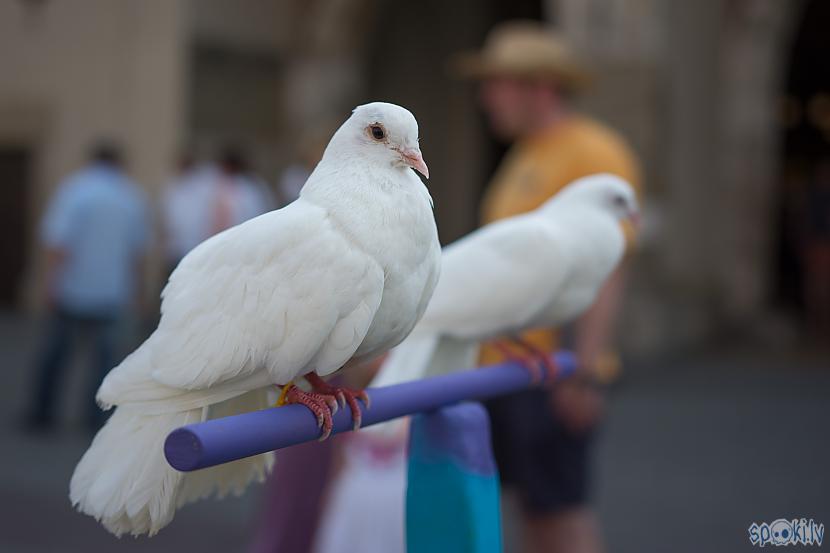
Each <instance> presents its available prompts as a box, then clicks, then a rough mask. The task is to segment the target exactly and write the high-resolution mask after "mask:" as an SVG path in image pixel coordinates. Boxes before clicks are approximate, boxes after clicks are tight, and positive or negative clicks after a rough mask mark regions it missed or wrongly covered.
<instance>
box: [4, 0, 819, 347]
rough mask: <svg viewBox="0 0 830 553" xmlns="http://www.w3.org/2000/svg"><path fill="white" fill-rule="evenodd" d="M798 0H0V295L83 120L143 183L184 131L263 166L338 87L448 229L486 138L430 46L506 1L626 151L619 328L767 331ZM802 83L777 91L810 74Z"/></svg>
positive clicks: (28, 304)
mask: <svg viewBox="0 0 830 553" xmlns="http://www.w3.org/2000/svg"><path fill="white" fill-rule="evenodd" d="M819 2H820V0H813V1H812V2H801V1H789V2H780V1H778V0H700V1H697V2H684V1H682V0H535V1H530V0H517V1H513V2H506V1H505V2H501V1H497V0H455V1H453V2H439V1H437V0H427V1H424V2H415V3H410V4H407V7H406V9H401V6H400V4H398V3H391V2H380V1H379V0H198V1H197V0H175V1H174V0H169V1H167V0H146V1H142V2H131V1H129V0H78V1H76V2H71V3H70V2H51V1H49V0H0V181H2V184H3V186H2V187H1V188H0V190H2V194H3V197H2V203H0V209H2V212H0V213H2V216H0V225H2V234H0V235H2V236H3V237H4V238H3V240H4V241H3V243H2V250H0V259H2V260H3V263H4V265H5V270H4V272H3V278H2V279H0V301H2V302H3V304H4V305H5V306H6V307H14V308H19V309H24V308H26V309H30V308H32V307H33V306H35V305H36V304H37V302H36V301H35V300H34V298H35V297H36V294H35V290H36V289H37V275H38V265H39V263H38V260H39V256H38V255H37V247H36V241H35V237H34V232H35V229H36V222H37V220H38V218H39V216H40V214H41V212H42V210H43V206H44V202H45V200H46V199H47V198H48V196H49V194H50V192H51V191H52V190H53V188H54V186H55V184H56V183H57V182H58V180H59V179H60V177H61V176H62V175H64V174H65V173H66V172H68V171H70V170H72V169H73V168H76V167H77V166H78V165H79V163H80V162H81V160H82V158H83V155H84V152H85V148H86V146H87V145H88V144H89V142H90V141H92V140H94V139H95V138H96V137H98V136H100V135H106V136H112V137H115V138H116V139H119V140H120V141H121V142H122V143H123V144H124V145H125V148H126V149H127V151H128V158H129V165H130V170H131V172H132V173H133V174H134V176H135V177H136V179H137V180H138V181H140V182H141V183H142V184H143V185H144V186H145V187H146V188H147V190H148V191H149V193H150V194H151V196H152V197H154V198H157V197H158V193H159V191H160V189H161V187H162V185H163V183H164V181H165V179H166V177H167V175H168V172H169V170H170V169H171V167H172V164H173V160H174V158H175V156H176V153H177V152H178V151H179V150H180V148H182V147H184V146H188V147H192V148H194V149H195V150H196V151H197V152H202V153H208V152H211V151H212V150H213V149H214V148H215V147H216V146H217V145H219V144H220V143H222V142H224V141H227V140H233V141H235V142H237V143H239V144H241V145H242V146H243V147H244V148H245V149H246V150H247V151H249V152H250V154H251V156H252V158H253V161H254V166H255V167H256V168H257V170H258V171H259V172H260V174H262V175H264V176H265V178H266V180H269V181H271V182H274V181H275V180H276V176H277V175H278V173H279V171H280V170H281V168H283V167H284V166H285V165H286V164H287V163H288V162H289V161H290V160H291V159H292V158H293V157H295V156H296V155H297V144H298V142H300V141H301V139H302V137H303V136H304V134H305V133H308V132H309V129H314V128H321V129H326V128H329V127H331V126H332V125H333V124H336V122H337V121H339V120H341V119H342V118H343V117H344V116H345V114H346V113H348V109H350V108H351V107H352V106H354V105H355V104H356V103H359V102H364V101H370V100H375V99H385V100H389V101H394V102H398V103H401V104H403V105H406V106H407V107H409V108H411V109H412V110H413V111H414V112H415V113H416V114H417V116H418V118H419V121H420V123H421V128H422V136H423V139H422V142H423V150H424V154H425V157H426V159H427V160H428V161H429V164H430V169H431V172H432V173H433V175H434V176H433V179H432V180H431V181H430V183H429V185H430V188H431V190H432V193H433V196H434V197H435V200H436V211H437V216H438V219H439V226H440V229H441V235H442V239H443V240H444V241H450V240H452V239H454V238H457V237H458V236H460V235H462V234H463V233H465V232H467V231H468V230H470V229H471V228H473V226H474V224H475V217H476V210H475V204H476V202H477V200H478V197H479V195H480V193H481V189H482V187H483V185H484V183H485V182H486V179H487V175H488V173H489V171H490V170H491V169H492V168H493V167H494V166H495V164H496V163H497V161H498V157H499V155H500V154H501V153H502V152H503V148H502V147H501V146H499V145H497V144H495V143H494V142H493V141H492V140H491V139H490V138H489V137H488V136H487V134H486V131H485V129H484V127H483V125H482V121H481V117H480V114H479V113H478V111H477V109H476V107H475V102H474V100H475V96H474V91H473V90H472V88H471V87H470V85H468V84H465V83H462V82H458V81H456V80H454V79H453V78H452V77H451V76H450V75H449V74H448V71H447V67H446V60H447V58H448V56H450V55H451V54H452V53H453V52H456V51H459V50H463V49H470V48H475V47H477V46H478V45H480V43H481V41H482V39H483V37H484V34H485V33H486V30H487V29H488V28H489V27H490V26H491V25H492V24H494V23H496V22H498V21H501V20H504V19H509V18H514V17H527V18H539V19H545V20H549V21H551V22H553V23H554V24H556V25H557V26H558V27H559V28H560V29H561V30H562V32H564V33H565V35H567V36H568V38H569V39H570V40H572V41H573V43H574V44H575V45H576V46H577V48H578V50H579V51H580V53H581V55H582V56H583V57H584V58H586V59H587V60H588V61H589V62H590V64H591V66H592V67H593V69H594V73H595V75H596V76H597V84H598V86H596V87H595V89H594V90H593V92H591V93H590V94H589V95H588V96H586V97H585V98H584V99H583V104H584V108H585V109H586V110H588V111H590V112H592V113H594V114H596V115H597V116H599V117H600V118H602V119H604V120H606V121H607V122H609V123H611V124H612V125H614V126H615V127H617V128H618V129H619V130H620V131H621V132H622V133H623V134H624V135H625V136H627V137H628V138H629V140H631V142H632V144H633V145H634V147H635V149H636V151H637V152H638V154H639V155H640V156H641V158H642V159H643V162H644V167H645V170H646V171H645V173H646V177H647V180H646V185H647V189H648V202H647V209H648V212H647V222H648V225H647V232H646V236H645V239H644V242H643V245H642V247H641V252H640V255H639V258H638V261H637V266H636V267H635V271H634V276H633V278H632V286H631V293H630V295H629V298H628V300H629V301H628V306H627V308H626V313H625V321H626V324H625V325H623V330H624V336H625V343H626V345H627V347H628V349H629V350H631V351H633V352H654V351H660V350H664V349H671V348H679V347H688V346H693V345H696V344H700V343H703V342H705V341H708V340H711V339H713V338H717V336H718V335H722V334H723V333H727V334H726V335H727V336H730V337H732V336H735V335H742V336H748V337H750V338H756V339H757V338H759V337H761V338H764V339H768V338H770V337H776V338H780V339H781V340H784V339H785V338H786V337H787V336H789V335H791V334H792V328H793V326H792V324H790V323H789V322H788V321H789V320H790V319H789V318H787V317H782V313H786V312H785V311H782V309H781V308H780V302H779V303H777V302H776V298H777V297H778V296H777V295H776V293H777V292H776V290H777V289H778V283H779V282H780V281H781V280H782V279H784V280H786V278H785V277H786V274H785V273H787V272H788V271H790V270H791V267H790V265H788V264H786V263H783V264H782V263H779V262H778V257H776V255H777V254H776V252H777V251H778V244H779V242H780V241H781V240H782V236H783V234H782V232H783V231H782V228H781V224H780V222H779V214H780V213H779V212H780V208H779V206H780V204H781V201H782V194H783V192H782V190H783V189H782V184H781V183H782V180H783V179H782V177H781V175H782V171H783V168H782V167H783V165H782V163H783V162H785V161H786V159H787V158H786V156H785V155H784V153H785V151H784V147H783V141H784V138H785V135H786V133H785V130H786V129H785V128H784V127H782V123H781V122H780V118H779V113H780V109H779V108H780V105H781V101H782V98H784V97H785V96H787V94H788V93H789V92H788V91H789V88H788V87H789V86H790V85H788V82H789V81H788V75H789V73H788V71H789V68H791V67H792V66H793V63H792V54H791V52H792V44H794V43H795V42H797V39H799V38H800V37H802V35H803V36H812V35H811V34H810V32H809V31H808V30H806V29H807V27H805V24H804V23H803V22H804V21H807V20H808V17H807V16H806V15H805V14H807V12H808V11H810V10H813V11H816V12H818V11H824V12H826V10H821V9H820V8H817V7H816V5H818V4H819ZM825 15H826V14H825ZM805 33H807V34H805ZM802 42H805V41H802ZM806 43H807V46H805V48H807V50H806V54H804V55H806V56H807V57H808V58H809V59H813V60H820V59H821V58H822V56H824V58H825V59H826V56H827V54H828V52H827V51H826V50H824V51H821V50H822V48H824V45H826V42H824V43H820V41H819V42H816V41H812V42H811V41H806ZM810 48H812V50H810ZM815 63H816V64H818V63H820V62H819V61H815ZM802 65H803V64H802ZM811 70H812V71H815V72H819V71H820V67H818V66H816V67H814V68H811V67H807V68H806V69H804V68H802V72H806V73H809V72H810V71H811ZM811 86H813V88H815V90H812V91H809V90H808V91H807V92H803V93H799V94H801V96H798V97H797V98H795V100H793V101H794V102H795V104H796V108H797V107H798V106H800V105H801V104H800V103H799V102H802V100H803V102H807V101H809V99H810V98H811V97H812V96H811V94H814V93H819V92H820V88H821V86H822V85H820V83H819V84H814V85H811ZM808 88H809V87H808ZM825 93H826V90H825ZM787 97H788V98H789V96H787ZM791 100H792V98H791ZM791 103H792V102H791ZM826 136H830V135H827V134H826ZM819 142H820V140H819ZM825 146H826V145H825ZM787 155H789V154H787ZM150 270H151V271H153V269H152V268H151V269H150Z"/></svg>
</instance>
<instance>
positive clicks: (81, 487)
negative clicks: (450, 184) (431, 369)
mask: <svg viewBox="0 0 830 553" xmlns="http://www.w3.org/2000/svg"><path fill="white" fill-rule="evenodd" d="M411 169H415V170H417V171H419V172H421V173H422V174H423V175H424V176H426V177H428V176H429V173H428V169H427V166H426V164H425V163H424V160H423V157H422V155H421V151H420V149H419V146H418V125H417V122H416V121H415V118H414V117H413V116H412V114H411V113H410V112H409V111H407V110H406V109H404V108H401V107H399V106H396V105H394V104H387V103H380V102H377V103H371V104H367V105H363V106H359V107H358V108H356V109H355V110H354V112H353V114H352V115H351V117H350V118H349V119H348V120H347V121H346V122H345V123H343V125H342V126H341V127H340V128H339V129H338V130H337V131H336V132H335V134H334V136H333V137H332V139H331V141H330V142H329V145H328V147H327V148H326V150H325V153H324V154H323V158H322V160H321V161H320V163H319V164H318V165H317V167H316V168H315V169H314V172H313V173H312V174H311V176H310V177H309V179H308V181H307V182H306V184H305V186H304V188H303V189H302V192H301V194H300V197H299V199H298V200H297V201H295V202H294V203H292V204H290V205H288V206H286V207H284V208H283V209H280V210H277V211H272V212H270V213H266V214H264V215H261V216H259V217H257V218H255V219H251V220H249V221H247V222H245V223H243V224H240V225H238V226H236V227H232V228H230V229H228V230H226V231H224V232H221V233H219V234H217V235H215V236H213V237H212V238H210V239H208V240H206V241H205V242H203V243H202V244H200V245H199V246H198V247H196V248H195V249H194V250H193V251H191V252H190V253H189V254H188V255H187V256H185V258H184V259H183V260H182V261H181V263H180V264H179V266H178V267H177V268H176V270H175V271H174V272H173V273H172V275H171V276H170V280H169V282H168V284H167V286H166V287H165V289H164V291H163V293H162V305H161V320H160V322H159V325H158V328H157V329H156V330H155V331H154V332H153V334H152V335H151V336H150V337H149V338H148V339H147V340H146V341H145V342H144V343H143V344H142V345H141V346H140V347H139V348H138V349H136V350H135V351H134V352H133V353H132V354H130V355H129V356H128V357H127V358H126V359H124V361H123V362H122V363H121V364H120V365H118V366H117V367H115V368H114V369H113V370H112V371H111V372H110V373H109V375H108V376H107V377H106V379H105V380H104V382H103V384H102V385H101V387H100V389H99V390H98V396H97V399H98V401H99V403H101V404H102V405H103V406H105V407H113V406H114V407H116V409H115V412H114V413H113V415H112V416H111V417H110V419H109V421H108V422H107V423H106V425H105V426H104V427H103V428H102V429H101V430H100V431H99V432H98V434H97V435H96V436H95V438H94V440H93V442H92V445H91V446H90V447H89V449H88V450H87V452H86V453H85V454H84V456H83V458H82V459H81V460H80V462H79V463H78V466H77V467H76V469H75V472H74V474H73V475H72V481H71V483H70V499H71V501H72V503H73V504H74V505H76V506H77V508H78V509H79V510H81V511H82V512H84V513H86V514H89V515H91V516H93V517H95V518H96V519H98V520H99V521H100V522H101V523H102V524H103V525H104V526H105V527H106V528H107V529H108V530H109V531H111V532H112V533H114V534H116V535H121V534H123V533H130V534H134V535H138V534H144V533H149V534H150V535H152V534H155V533H156V532H158V531H159V529H161V528H162V527H164V526H165V525H166V524H168V523H169V522H170V521H171V519H172V518H173V515H174V512H175V510H176V508H177V507H179V506H181V505H183V504H185V503H188V502H190V501H194V500H196V499H200V498H203V497H207V496H210V495H212V494H216V495H218V496H222V495H224V494H226V493H227V492H231V491H232V492H235V493H241V491H242V490H244V488H245V487H246V486H247V484H248V483H249V482H251V481H253V480H262V479H263V478H264V476H265V475H266V473H267V472H268V470H269V469H270V466H271V463H272V459H271V455H270V454H263V455H257V456H255V457H250V458H247V459H242V460H240V461H235V462H232V463H228V464H226V465H221V466H217V467H213V468H210V469H206V470H202V471H198V472H196V473H192V474H184V473H180V472H178V471H176V470H174V469H172V468H171V467H170V466H169V465H168V464H167V463H166V461H165V459H164V456H163V451H162V447H163V443H164V440H165V437H166V436H167V434H168V433H169V432H171V431H172V430H174V429H175V428H177V427H180V426H183V425H186V424H190V423H194V422H200V421H204V420H206V419H212V418H217V417H222V416H228V415H232V414H237V413H241V412H245V411H251V410H255V409H260V408H264V407H267V406H268V403H269V401H268V394H269V390H274V389H275V385H279V386H282V387H283V393H282V398H281V399H282V400H283V401H284V402H285V403H300V404H303V405H305V406H307V407H308V408H309V409H310V410H311V411H312V412H313V413H314V415H315V416H316V417H317V420H318V424H319V426H320V428H321V432H322V435H323V437H326V436H327V435H328V433H329V432H330V430H331V415H332V412H333V411H334V410H336V409H337V407H338V400H339V402H340V403H341V404H345V403H348V404H349V406H350V408H351V410H352V416H353V420H354V422H355V426H359V424H360V408H359V406H358V404H357V402H356V401H355V399H356V398H361V399H363V400H364V403H365V401H366V399H365V397H366V396H365V394H362V393H361V392H358V391H354V390H348V389H345V388H335V387H333V386H330V385H328V384H326V383H325V381H323V380H322V378H321V377H322V376H326V375H330V374H332V373H334V372H336V371H338V370H339V369H341V368H343V367H344V366H346V367H347V366H349V365H350V364H355V363H360V362H363V361H366V360H369V359H371V358H373V357H375V356H377V355H380V354H382V353H383V352H385V351H386V350H388V349H389V348H391V347H393V346H395V345H396V344H398V343H399V342H401V341H402V340H403V339H404V338H405V337H406V335H407V334H409V332H410V331H411V330H412V328H413V327H414V326H415V324H416V322H417V321H418V319H419V318H420V317H421V315H422V314H423V312H424V310H425V309H426V305H427V303H428V301H429V298H430V296H431V295H432V291H433V289H434V287H435V284H436V282H437V280H438V273H439V269H440V258H441V253H440V251H441V248H440V244H439V242H438V234H437V230H436V227H435V219H434V216H433V212H432V200H431V198H430V196H429V193H428V192H427V189H426V187H425V186H424V185H423V183H422V182H421V180H420V178H419V177H418V176H417V175H416V174H415V172H414V171H412V170H411ZM300 378H305V379H306V380H307V381H308V382H309V383H310V384H311V391H310V392H309V391H303V390H302V389H300V388H298V387H296V386H293V384H292V383H293V381H294V380H295V379H300Z"/></svg>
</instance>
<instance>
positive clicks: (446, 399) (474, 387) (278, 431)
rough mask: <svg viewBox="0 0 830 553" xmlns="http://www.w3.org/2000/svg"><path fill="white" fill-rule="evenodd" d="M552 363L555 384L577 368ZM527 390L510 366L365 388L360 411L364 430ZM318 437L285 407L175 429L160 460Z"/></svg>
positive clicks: (200, 462)
mask: <svg viewBox="0 0 830 553" xmlns="http://www.w3.org/2000/svg"><path fill="white" fill-rule="evenodd" d="M553 360H554V363H555V364H556V367H557V369H558V372H557V374H556V375H555V376H554V379H559V378H561V377H563V376H567V375H569V374H570V373H572V372H573V370H574V369H575V368H576V360H575V358H574V355H573V354H572V353H570V352H567V351H560V352H557V353H556V354H554V356H553ZM529 386H531V382H530V373H529V372H528V370H527V369H526V368H525V367H523V366H521V365H520V364H518V363H514V362H510V363H504V364H501V365H492V366H489V367H483V368H480V369H476V370H467V371H458V372H454V373H450V374H446V375H442V376H436V377H432V378H425V379H423V380H415V381H412V382H406V383H404V384H397V385H394V386H386V387H383V388H369V389H368V390H366V391H367V393H368V394H369V398H370V400H371V407H370V408H369V409H364V410H363V426H370V425H373V424H378V423H381V422H385V421H388V420H391V419H395V418H398V417H404V416H407V415H412V414H414V413H422V412H425V411H433V410H435V409H438V408H439V407H443V406H446V405H451V404H454V403H458V402H460V401H468V400H481V399H487V398H491V397H495V396H499V395H503V394H507V393H510V392H515V391H518V390H522V389H525V388H528V387H529ZM333 422H334V427H333V429H332V434H338V433H340V432H348V431H349V430H351V429H352V419H351V413H350V411H349V409H348V407H347V408H345V409H339V410H338V411H337V413H335V415H334V420H333ZM319 436H320V429H319V428H318V427H317V420H316V418H315V417H314V415H313V414H312V413H311V411H309V410H308V409H307V408H306V407H304V406H302V405H285V406H283V407H279V408H272V409H263V410H261V411H254V412H252V413H244V414H241V415H234V416H232V417H225V418H221V419H213V420H209V421H205V422H202V423H198V424H190V425H187V426H183V427H181V428H177V429H176V430H174V431H173V432H171V433H170V434H169V435H168V436H167V439H166V440H165V442H164V455H165V457H167V462H168V463H170V466H172V467H173V468H175V469H177V470H180V471H191V470H198V469H203V468H207V467H212V466H214V465H219V464H222V463H228V462H230V461H235V460H237V459H242V458H244V457H250V456H251V455H257V454H259V453H265V452H266V451H273V450H275V449H282V448H284V447H289V446H292V445H297V444H301V443H303V442H310V441H312V440H316V439H317V438H318V437H319Z"/></svg>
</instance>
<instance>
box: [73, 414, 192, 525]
mask: <svg viewBox="0 0 830 553" xmlns="http://www.w3.org/2000/svg"><path fill="white" fill-rule="evenodd" d="M204 411H205V410H204V409H192V410H190V411H183V412H173V413H162V414H155V415H147V414H142V413H139V412H137V411H136V410H134V409H130V408H129V406H122V407H118V408H117V409H116V410H115V412H114V413H113V415H112V416H111V417H110V419H109V420H108V421H107V423H106V424H105V425H104V427H103V428H102V429H101V430H100V431H99V432H98V434H97V435H96V436H95V439H94V440H93V441H92V445H91V446H90V447H89V449H88V450H87V452H86V453H85V454H84V456H83V457H82V458H81V461H80V462H79V463H78V466H77V467H75V472H74V474H73V475H72V480H71V482H70V484H69V498H70V500H71V501H72V504H73V505H75V506H76V507H77V508H78V510H80V511H81V512H83V513H86V514H88V515H90V516H93V517H95V518H96V519H97V520H98V521H100V522H101V524H103V525H104V527H105V528H106V529H107V530H109V531H110V532H112V533H113V534H115V535H116V536H120V535H122V534H127V533H129V534H133V535H140V534H149V535H151V536H152V535H154V534H156V533H157V532H158V531H159V530H160V529H161V528H163V527H164V526H166V525H167V524H168V523H169V522H170V521H171V520H172V519H173V514H174V513H175V510H176V503H177V500H176V496H177V492H178V491H179V488H180V487H181V485H182V479H183V477H184V474H183V473H181V472H178V471H176V470H175V469H173V468H172V467H171V466H170V465H168V464H167V461H166V460H165V458H164V440H165V438H166V437H167V434H168V433H170V431H171V430H173V429H175V428H178V427H179V426H182V425H185V424H191V423H194V422H199V421H201V420H202V419H203V413H204Z"/></svg>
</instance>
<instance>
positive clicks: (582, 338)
mask: <svg viewBox="0 0 830 553" xmlns="http://www.w3.org/2000/svg"><path fill="white" fill-rule="evenodd" d="M624 285H625V262H623V264H621V265H620V266H619V267H617V269H616V270H615V271H614V272H613V273H611V276H610V277H609V278H608V280H607V281H606V283H605V285H604V286H603V287H602V289H601V290H600V293H599V295H598V296H597V300H596V302H595V303H594V305H592V306H591V308H590V309H588V311H586V312H585V313H584V314H583V315H582V317H580V318H579V319H578V320H577V321H576V323H575V325H574V330H575V336H574V341H575V349H576V354H577V358H578V359H579V370H578V371H577V374H576V375H574V376H573V377H571V378H568V379H565V380H563V381H562V382H560V383H559V384H557V385H556V386H554V387H553V389H552V390H551V402H552V407H553V410H554V411H555V412H556V414H557V415H558V417H559V418H560V419H561V420H562V421H563V422H564V424H565V425H566V426H567V427H568V428H569V429H570V430H571V431H572V432H574V433H583V432H587V431H589V430H590V429H591V428H593V427H594V426H596V424H597V423H598V422H599V420H600V418H601V417H602V413H603V408H604V398H603V393H602V391H601V390H599V389H598V387H597V386H596V383H597V381H602V380H603V379H602V377H603V376H606V375H603V374H601V372H602V371H601V367H600V363H602V362H607V361H605V359H606V358H605V355H607V354H608V351H609V349H610V348H609V346H610V342H611V338H612V333H613V329H614V321H615V319H616V315H617V311H618V309H619V305H620V300H621V298H622V293H623V288H624Z"/></svg>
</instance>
